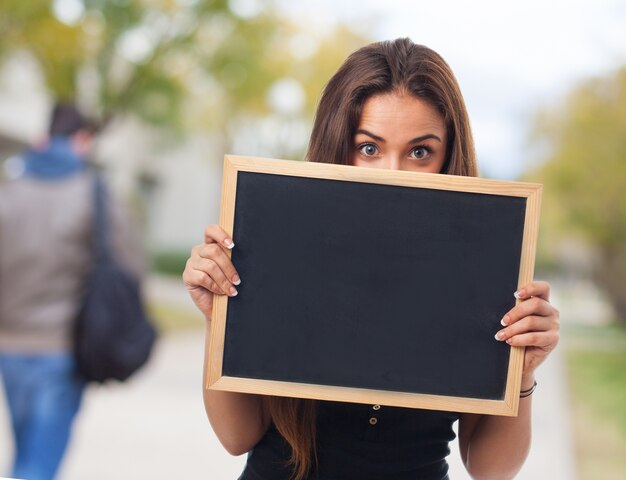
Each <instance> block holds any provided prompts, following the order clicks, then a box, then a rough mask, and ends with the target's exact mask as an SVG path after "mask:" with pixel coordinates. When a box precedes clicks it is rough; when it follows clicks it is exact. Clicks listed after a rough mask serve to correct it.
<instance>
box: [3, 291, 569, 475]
mask: <svg viewBox="0 0 626 480" xmlns="http://www.w3.org/2000/svg"><path fill="white" fill-rule="evenodd" d="M165 287H166V286H163V285H160V286H158V287H154V286H152V287H151V291H153V292H155V291H159V289H160V288H165ZM175 297H176V295H175V294H172V295H171V298H172V300H173V299H174V298H175ZM176 298H178V299H179V300H180V301H181V302H184V301H186V300H185V297H184V296H183V295H180V296H178V297H176ZM203 347H204V332H203V330H202V328H198V329H192V330H189V331H185V332H179V333H176V334H171V335H169V336H166V337H164V338H162V339H161V341H160V343H159V345H158V346H157V349H156V351H155V355H154V357H153V359H152V361H151V363H150V364H149V365H148V366H147V367H146V368H145V369H144V370H143V371H142V372H140V374H138V375H137V377H136V378H134V379H133V380H132V381H130V382H129V383H127V384H122V385H112V386H107V387H102V388H92V389H90V390H89V391H88V392H87V395H86V398H85V403H84V408H83V409H82V411H81V413H80V416H79V419H78V422H77V424H76V428H75V431H74V437H73V441H72V444H71V447H70V450H69V452H68V455H67V457H66V460H65V463H64V465H63V468H62V471H61V475H60V480H111V479H116V480H117V479H120V480H125V479H132V480H142V479H146V480H147V479H150V480H160V479H163V480H166V479H167V480H171V479H177V480H178V479H189V480H193V479H216V480H221V479H235V478H237V476H238V474H239V473H240V472H241V469H242V465H243V463H244V461H245V459H244V458H242V457H239V458H234V457H231V456H229V455H228V454H227V453H226V452H225V451H224V450H223V449H222V448H221V446H220V445H219V442H218V441H217V439H216V438H215V436H214V435H213V433H212V431H211V428H210V426H209V424H208V421H207V419H206V416H205V413H204V408H203V406H202V399H201V372H202V358H203ZM559 350H563V349H557V350H556V353H555V355H553V356H552V358H551V359H550V360H549V361H548V362H547V363H546V364H545V365H544V366H542V367H541V370H540V371H539V374H538V380H539V386H538V388H537V391H536V392H535V394H534V395H535V398H534V407H535V416H534V440H533V447H532V450H531V454H530V458H529V460H528V462H527V463H526V465H525V466H524V469H523V471H522V473H521V474H520V475H519V476H518V479H522V480H524V479H527V480H537V479H550V480H561V479H562V480H573V479H575V474H574V470H573V459H572V453H571V452H572V450H571V444H570V435H569V427H568V417H567V416H568V409H567V405H568V400H567V397H566V388H565V383H564V382H565V376H564V372H563V368H562V361H561V357H560V355H559V354H558V352H559ZM7 420H8V419H7V418H6V410H5V405H4V402H3V399H2V398H1V397H0V475H1V474H2V473H3V472H6V468H7V463H8V461H9V456H10V438H9V436H8V431H7V428H8V427H7V425H8V422H7ZM7 446H8V447H7ZM451 448H452V455H451V458H450V463H451V472H450V477H451V478H452V479H453V480H464V479H467V478H469V477H468V476H467V474H465V472H464V470H463V467H462V466H461V463H460V459H459V455H458V452H457V446H456V444H455V445H453V446H452V447H451ZM497 454H498V452H494V455H497Z"/></svg>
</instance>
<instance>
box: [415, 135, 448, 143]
mask: <svg viewBox="0 0 626 480" xmlns="http://www.w3.org/2000/svg"><path fill="white" fill-rule="evenodd" d="M431 138H433V139H435V140H437V141H438V142H439V143H441V138H439V137H438V136H437V135H435V134H434V133H429V134H427V135H422V136H421V137H415V138H414V139H413V140H411V141H410V142H409V144H413V143H420V142H423V141H424V140H429V139H431Z"/></svg>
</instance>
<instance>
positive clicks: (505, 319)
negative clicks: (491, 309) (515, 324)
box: [500, 315, 509, 327]
mask: <svg viewBox="0 0 626 480" xmlns="http://www.w3.org/2000/svg"><path fill="white" fill-rule="evenodd" d="M508 324H509V316H508V315H505V316H504V317H502V320H500V325H502V326H503V327H506V326H507V325H508Z"/></svg>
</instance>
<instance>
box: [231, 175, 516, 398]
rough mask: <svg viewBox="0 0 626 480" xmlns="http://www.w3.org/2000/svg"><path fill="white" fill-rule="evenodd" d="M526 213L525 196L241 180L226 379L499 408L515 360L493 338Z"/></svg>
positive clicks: (285, 178) (509, 302) (510, 286)
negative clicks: (494, 403) (236, 275)
mask: <svg viewBox="0 0 626 480" xmlns="http://www.w3.org/2000/svg"><path fill="white" fill-rule="evenodd" d="M343 168H352V169H356V167H343ZM437 177H440V176H437ZM526 211H527V197H524V196H507V195H501V194H493V193H476V192H467V191H451V190H446V189H437V188H415V187H409V186H397V185H388V184H375V183H367V182H361V181H354V182H352V181H346V180H345V179H341V180H340V179H332V178H309V177H303V176H291V175H285V174H280V173H259V172H254V171H239V172H238V174H237V177H236V197H235V202H234V212H233V224H232V235H233V238H234V242H235V245H236V247H235V248H234V249H233V251H232V261H233V264H234V265H235V266H236V268H237V270H238V272H239V274H240V276H241V278H242V283H241V285H240V286H239V287H238V290H239V295H238V296H237V297H234V298H230V299H229V300H228V308H227V313H226V321H225V332H224V340H223V359H222V360H223V363H222V371H221V374H222V375H223V376H225V377H233V378H240V379H262V380H270V381H278V382H294V383H297V384H311V385H324V386H331V387H333V386H336V387H342V388H345V387H348V388H354V389H367V390H375V391H387V392H404V393H410V394H412V393H415V394H426V395H435V396H451V397H461V398H464V397H467V398H473V399H485V400H496V401H504V399H505V394H506V389H507V381H508V375H509V365H510V361H509V360H510V358H509V356H510V352H511V349H510V347H509V346H508V345H507V344H505V343H502V342H498V341H496V340H495V339H494V334H495V333H496V332H497V331H498V330H499V329H500V328H501V326H500V319H501V318H502V316H503V315H504V313H506V312H507V311H508V310H509V309H510V308H512V307H513V306H514V305H515V298H514V297H513V292H514V291H515V290H516V289H517V288H518V282H519V278H520V262H521V256H522V247H523V245H522V242H523V238H524V229H525V219H526Z"/></svg>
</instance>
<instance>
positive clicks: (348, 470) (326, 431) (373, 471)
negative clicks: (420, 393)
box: [239, 402, 459, 480]
mask: <svg viewBox="0 0 626 480" xmlns="http://www.w3.org/2000/svg"><path fill="white" fill-rule="evenodd" d="M317 418H318V420H317V456H318V467H317V468H316V469H314V470H313V471H312V472H311V473H310V475H309V476H308V477H307V480H409V479H410V480H446V479H447V478H448V463H447V462H446V456H447V455H448V454H449V453H450V449H449V447H448V442H450V441H451V440H454V438H455V435H454V432H453V430H452V424H453V423H454V422H455V421H456V420H458V418H459V414H458V413H451V412H439V411H430V410H416V409H407V408H396V407H384V406H380V405H360V404H352V403H338V402H318V415H317ZM290 453H291V449H290V447H289V444H288V443H287V442H286V441H285V439H284V438H283V437H282V436H281V435H280V433H278V431H277V430H276V428H274V426H270V428H269V430H268V431H267V433H266V434H265V436H264V437H263V438H262V439H261V441H260V442H259V443H258V444H257V445H256V446H255V447H254V449H253V450H252V451H251V452H250V453H249V454H248V462H247V464H246V468H245V470H244V472H243V474H242V475H241V477H240V479H239V480H290V479H291V478H292V469H291V468H290V467H289V465H288V460H289V456H290Z"/></svg>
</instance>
